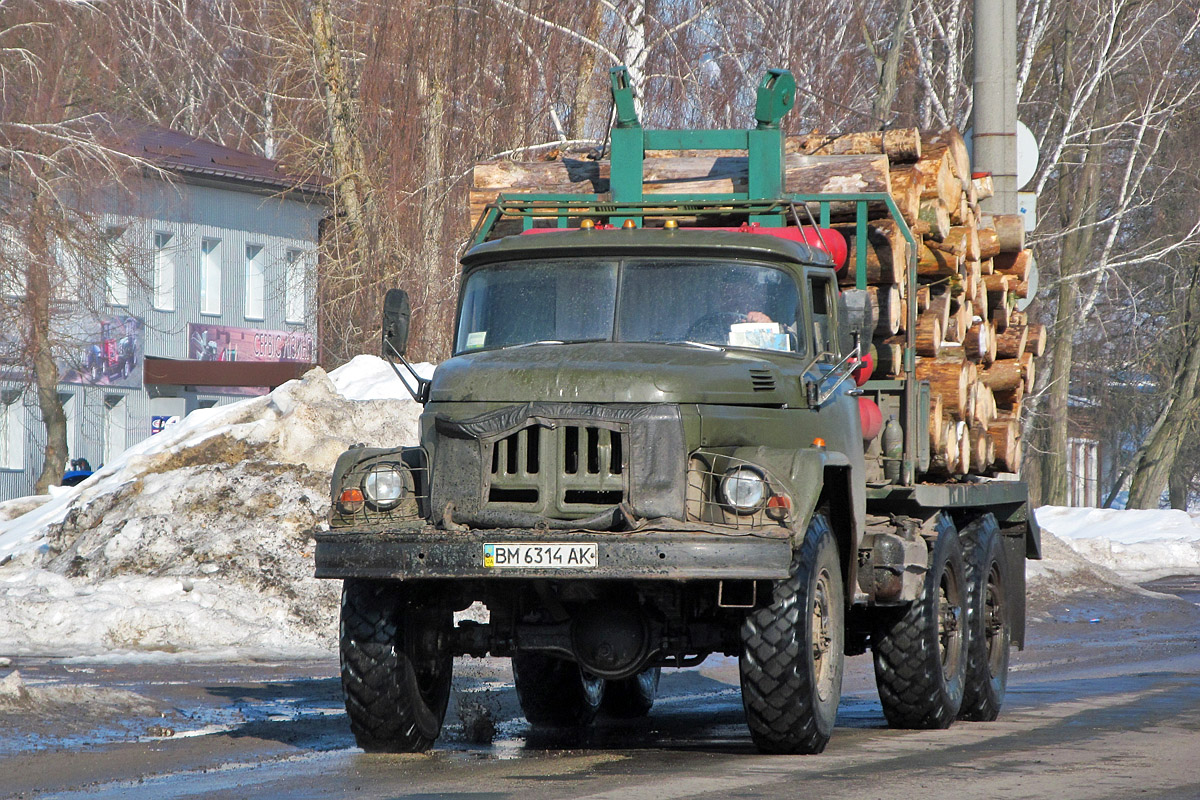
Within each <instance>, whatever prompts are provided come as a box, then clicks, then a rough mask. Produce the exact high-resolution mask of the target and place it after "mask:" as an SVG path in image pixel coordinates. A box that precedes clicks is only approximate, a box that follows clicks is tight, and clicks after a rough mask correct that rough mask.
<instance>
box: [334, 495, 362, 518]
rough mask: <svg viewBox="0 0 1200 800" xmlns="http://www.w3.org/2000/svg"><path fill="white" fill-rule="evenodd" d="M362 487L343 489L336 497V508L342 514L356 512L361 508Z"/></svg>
mask: <svg viewBox="0 0 1200 800" xmlns="http://www.w3.org/2000/svg"><path fill="white" fill-rule="evenodd" d="M363 502H364V500H363V493H362V489H343V490H342V494H341V495H340V496H339V497H338V509H339V510H340V511H341V512H342V513H343V514H357V513H358V512H359V511H362V509H363Z"/></svg>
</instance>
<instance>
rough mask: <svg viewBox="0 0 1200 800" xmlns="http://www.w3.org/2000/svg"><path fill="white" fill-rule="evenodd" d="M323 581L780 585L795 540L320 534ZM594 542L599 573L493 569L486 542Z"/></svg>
mask: <svg viewBox="0 0 1200 800" xmlns="http://www.w3.org/2000/svg"><path fill="white" fill-rule="evenodd" d="M316 540H317V547H316V554H315V555H316V576H317V577H318V578H391V579H401V580H407V579H428V578H485V579H496V580H505V579H512V578H551V579H554V580H595V579H627V580H628V579H650V580H695V579H727V580H730V579H780V578H786V577H788V572H789V567H790V566H791V561H792V546H791V541H790V540H789V539H788V538H784V537H768V536H747V535H743V536H722V535H719V534H712V533H704V532H691V531H684V532H680V531H653V530H651V531H645V530H642V531H637V532H634V533H588V532H581V531H544V530H528V529H489V530H469V531H447V530H441V529H438V528H434V527H432V526H430V527H425V528H419V529H408V530H403V529H402V530H382V531H380V530H371V531H337V530H334V531H326V532H323V533H318V534H317V535H316ZM516 543H531V544H543V543H544V544H591V543H594V544H596V546H597V548H596V549H597V554H596V556H597V563H596V566H595V567H592V568H585V569H573V568H572V569H547V568H535V567H528V568H526V567H522V568H508V569H495V568H490V567H486V566H484V557H483V554H484V545H485V544H516Z"/></svg>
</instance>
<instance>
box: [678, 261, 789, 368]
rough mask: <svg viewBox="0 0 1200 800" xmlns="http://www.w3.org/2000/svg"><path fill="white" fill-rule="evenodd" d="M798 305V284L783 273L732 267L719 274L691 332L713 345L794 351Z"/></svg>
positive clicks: (697, 337)
mask: <svg viewBox="0 0 1200 800" xmlns="http://www.w3.org/2000/svg"><path fill="white" fill-rule="evenodd" d="M795 307H796V291H795V284H794V283H792V281H791V280H789V279H788V278H787V277H786V276H784V275H783V274H782V273H780V272H777V271H775V270H769V271H768V270H763V269H753V270H749V269H740V268H737V267H733V268H730V269H727V270H724V271H722V273H721V274H720V277H719V280H718V281H717V282H716V284H715V285H714V286H713V293H712V296H711V302H710V304H709V310H707V311H706V312H704V313H702V314H700V315H699V316H698V317H697V318H696V321H695V323H694V324H693V325H692V331H691V332H692V333H694V334H695V337H694V338H695V339H696V340H697V341H704V342H708V343H711V344H728V345H733V346H741V347H757V348H760V349H767V350H789V351H790V350H795V347H794V346H793V338H794V335H795V324H794V320H791V319H789V316H792V315H794V313H795ZM789 308H790V309H791V314H789V311H788V309H789Z"/></svg>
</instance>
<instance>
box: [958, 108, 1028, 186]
mask: <svg viewBox="0 0 1200 800" xmlns="http://www.w3.org/2000/svg"><path fill="white" fill-rule="evenodd" d="M974 135H975V129H974V128H967V132H966V133H964V134H963V142H964V143H966V145H967V155H968V156H969V157H970V159H971V168H972V169H974V168H975V142H974V139H973V137H974ZM1037 165H1038V143H1037V137H1035V136H1034V135H1033V131H1031V130H1029V128H1028V127H1027V126H1026V125H1025V123H1024V122H1021V121H1020V120H1018V121H1017V189H1018V190H1020V189H1024V188H1025V185H1026V184H1027V183H1029V182H1030V181H1031V180H1033V176H1034V174H1035V173H1036V172H1037Z"/></svg>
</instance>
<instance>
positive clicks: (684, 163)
mask: <svg viewBox="0 0 1200 800" xmlns="http://www.w3.org/2000/svg"><path fill="white" fill-rule="evenodd" d="M609 167H610V165H609V162H608V161H605V160H601V161H589V160H587V159H568V158H564V159H562V160H561V161H528V162H515V161H496V162H488V163H484V164H478V165H476V166H475V168H474V171H473V175H472V179H473V184H472V185H473V189H472V191H471V193H470V205H471V214H472V218H473V219H477V218H478V217H479V215H481V214H482V212H483V209H484V207H485V206H486V205H487V204H488V203H491V202H494V201H495V199H496V197H497V196H498V195H499V194H501V193H502V192H510V193H513V192H516V193H519V192H530V191H537V192H539V193H551V194H592V193H594V194H599V195H601V196H602V197H603V199H611V198H609V197H604V196H605V195H607V194H608V193H609V192H610V186H609V175H610V169H609ZM642 175H643V182H644V186H643V188H644V191H645V193H646V194H647V195H652V194H662V193H667V194H684V193H697V192H700V193H705V194H710V193H729V192H744V191H746V181H747V177H746V176H747V159H746V156H745V155H740V156H713V155H704V156H692V157H670V158H648V159H646V161H645V163H644V165H643V170H642ZM784 191H785V192H789V193H797V194H810V193H812V194H815V193H823V192H830V193H846V192H850V193H856V192H890V191H891V179H890V175H889V173H888V158H887V156H885V155H859V156H806V155H801V154H791V155H787V156H785V159H784ZM810 210H811V211H812V212H813V214H814V216H815V215H816V214H817V213H819V209H817V207H816V206H815V205H813V206H812V207H810ZM919 210H920V208H919V205H918V206H915V207H914V208H913V209H912V214H913V219H916V214H917V212H918V211H919ZM854 213H855V204H854V203H839V204H834V205H833V207H832V208H831V214H832V217H833V218H834V219H839V218H841V219H844V218H850V219H853V217H854ZM869 213H870V214H871V215H872V216H877V217H882V216H886V214H887V206H886V204H884V203H874V204H872V205H871V207H870V208H869Z"/></svg>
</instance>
